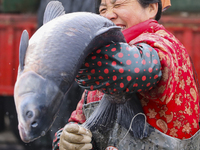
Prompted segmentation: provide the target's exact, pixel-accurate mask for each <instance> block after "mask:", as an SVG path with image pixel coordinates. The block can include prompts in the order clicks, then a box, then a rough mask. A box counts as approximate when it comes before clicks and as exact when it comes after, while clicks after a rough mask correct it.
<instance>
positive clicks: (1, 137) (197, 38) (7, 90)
mask: <svg viewBox="0 0 200 150" xmlns="http://www.w3.org/2000/svg"><path fill="white" fill-rule="evenodd" d="M49 1H50V0H0V150H33V149H34V150H35V149H39V150H50V149H51V143H52V138H53V135H54V133H55V132H56V131H57V130H58V129H60V128H62V127H63V126H64V125H65V124H66V123H67V120H68V118H69V116H70V114H71V112H72V111H73V110H74V109H75V108H76V104H77V102H78V101H79V99H80V97H81V93H82V92H83V89H81V88H80V87H78V86H77V84H76V83H74V85H73V87H72V89H71V91H70V92H69V93H68V94H67V95H66V97H65V99H67V100H66V101H64V104H63V105H62V108H61V110H60V112H59V115H58V117H57V119H56V121H55V123H54V125H53V126H52V128H51V129H50V131H49V132H48V133H47V135H46V136H44V137H42V138H40V139H38V140H36V141H34V142H32V143H29V144H25V143H23V142H22V141H21V139H20V137H19V133H18V127H17V126H18V121H17V115H16V110H15V105H14V98H13V87H14V83H15V81H16V75H17V69H18V63H19V59H18V48H19V41H20V36H21V33H22V31H23V30H24V29H26V30H27V31H28V32H29V35H30V36H31V35H33V34H34V32H35V31H36V30H37V29H38V28H39V27H40V26H41V25H42V20H43V13H44V9H45V7H46V5H47V3H48V2H49ZM59 1H61V2H62V3H63V5H64V7H65V11H66V13H70V12H75V11H88V12H95V4H94V0H59ZM171 3H172V6H171V7H170V8H169V9H168V10H167V11H165V12H164V13H163V16H162V18H161V20H160V23H161V24H163V25H164V26H165V27H166V28H167V29H168V30H169V31H170V32H172V33H173V34H174V35H175V36H176V37H177V38H178V39H179V40H180V41H181V42H182V43H183V45H184V46H185V47H186V49H187V50H188V53H189V54H190V56H191V58H192V61H193V64H194V67H195V69H196V73H197V75H198V74H200V65H199V62H198V60H200V0H171ZM198 79H199V80H200V75H199V76H198ZM47 117H48V116H47Z"/></svg>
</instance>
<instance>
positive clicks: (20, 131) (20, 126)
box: [18, 124, 31, 143]
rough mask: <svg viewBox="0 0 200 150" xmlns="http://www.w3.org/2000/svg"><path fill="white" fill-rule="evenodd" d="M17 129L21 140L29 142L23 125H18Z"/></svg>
mask: <svg viewBox="0 0 200 150" xmlns="http://www.w3.org/2000/svg"><path fill="white" fill-rule="evenodd" d="M18 129H19V135H20V137H21V139H22V141H23V142H25V143H29V142H31V139H30V136H28V135H27V132H26V130H25V129H24V127H23V126H22V124H19V125H18Z"/></svg>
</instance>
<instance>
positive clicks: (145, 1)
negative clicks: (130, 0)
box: [95, 0, 162, 21]
mask: <svg viewBox="0 0 200 150" xmlns="http://www.w3.org/2000/svg"><path fill="white" fill-rule="evenodd" d="M137 1H138V2H139V3H140V5H141V6H142V7H143V8H146V7H148V6H149V4H152V3H158V12H157V14H156V17H155V20H157V21H158V20H160V18H161V14H162V2H161V0H137ZM100 3H101V0H96V6H95V7H96V8H95V9H96V13H97V14H99V6H100Z"/></svg>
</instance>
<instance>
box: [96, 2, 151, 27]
mask: <svg viewBox="0 0 200 150" xmlns="http://www.w3.org/2000/svg"><path fill="white" fill-rule="evenodd" d="M149 9H150V8H149V7H147V8H143V7H142V6H141V5H140V3H139V2H138V0H101V4H100V7H99V13H100V15H101V16H104V17H106V18H108V19H110V20H111V21H112V22H113V23H115V24H116V25H117V26H120V27H121V28H122V30H124V29H127V28H130V27H132V26H133V25H136V24H138V23H140V22H143V21H146V20H148V19H150V17H149Z"/></svg>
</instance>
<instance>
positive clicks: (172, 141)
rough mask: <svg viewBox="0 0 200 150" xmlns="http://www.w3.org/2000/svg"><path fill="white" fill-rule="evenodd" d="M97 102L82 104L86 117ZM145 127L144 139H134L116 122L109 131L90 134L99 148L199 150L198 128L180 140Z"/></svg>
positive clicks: (199, 135)
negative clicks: (147, 133)
mask: <svg viewBox="0 0 200 150" xmlns="http://www.w3.org/2000/svg"><path fill="white" fill-rule="evenodd" d="M98 104H99V102H92V103H89V104H84V105H83V112H84V115H85V116H86V119H88V118H89V116H90V115H91V114H92V112H93V111H94V109H95V108H96V107H97V106H98ZM146 129H147V130H148V131H149V133H150V136H149V137H148V138H144V139H135V138H134V137H132V136H131V135H130V134H129V132H128V131H127V130H126V129H125V128H123V127H122V126H120V125H119V124H118V123H117V122H116V123H115V124H114V127H113V128H112V129H111V130H110V131H109V132H104V133H102V132H101V133H100V132H98V131H94V132H93V133H92V134H93V138H94V140H95V142H96V145H97V147H98V149H99V150H115V149H118V150H200V130H199V131H198V132H197V133H196V134H195V135H193V136H192V137H191V138H189V139H185V140H180V139H177V138H174V137H171V136H168V135H166V134H164V133H162V132H160V131H159V130H157V129H155V128H154V127H152V126H151V125H149V124H148V123H147V124H146Z"/></svg>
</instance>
